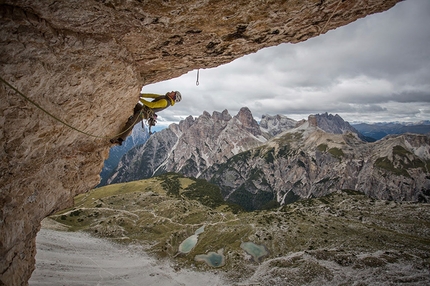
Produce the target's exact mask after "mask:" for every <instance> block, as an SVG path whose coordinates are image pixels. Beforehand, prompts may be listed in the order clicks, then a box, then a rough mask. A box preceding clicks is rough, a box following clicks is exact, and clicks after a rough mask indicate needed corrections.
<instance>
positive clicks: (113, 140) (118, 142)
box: [110, 138, 124, 146]
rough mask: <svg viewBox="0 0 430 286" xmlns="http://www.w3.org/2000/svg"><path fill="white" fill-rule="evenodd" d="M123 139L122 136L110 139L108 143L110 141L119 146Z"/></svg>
mask: <svg viewBox="0 0 430 286" xmlns="http://www.w3.org/2000/svg"><path fill="white" fill-rule="evenodd" d="M123 141H124V140H122V138H118V139H111V140H110V143H112V144H118V145H119V146H121V145H122V142H123Z"/></svg>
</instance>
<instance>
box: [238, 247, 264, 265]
mask: <svg viewBox="0 0 430 286" xmlns="http://www.w3.org/2000/svg"><path fill="white" fill-rule="evenodd" d="M240 247H241V248H242V249H243V250H245V251H246V253H248V254H249V255H251V256H252V258H253V259H254V261H255V262H261V260H263V258H264V257H266V256H267V255H269V250H267V248H266V246H264V245H262V244H261V245H257V244H255V243H253V242H242V243H241V244H240Z"/></svg>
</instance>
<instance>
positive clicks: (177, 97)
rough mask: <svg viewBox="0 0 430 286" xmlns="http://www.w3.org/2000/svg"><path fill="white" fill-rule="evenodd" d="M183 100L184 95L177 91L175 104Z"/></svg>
mask: <svg viewBox="0 0 430 286" xmlns="http://www.w3.org/2000/svg"><path fill="white" fill-rule="evenodd" d="M181 99H182V95H181V93H180V92H179V91H175V102H179V101H181Z"/></svg>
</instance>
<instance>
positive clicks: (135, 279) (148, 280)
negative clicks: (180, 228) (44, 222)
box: [29, 227, 225, 286]
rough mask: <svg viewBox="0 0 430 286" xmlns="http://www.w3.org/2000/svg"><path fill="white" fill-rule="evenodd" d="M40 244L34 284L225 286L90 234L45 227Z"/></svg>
mask: <svg viewBox="0 0 430 286" xmlns="http://www.w3.org/2000/svg"><path fill="white" fill-rule="evenodd" d="M36 244H37V255H36V270H35V271H34V272H33V275H32V277H31V279H30V281H29V284H30V285H31V286H36V285H69V286H73V285H145V286H149V285H163V286H164V285H187V286H188V285H225V284H224V283H223V282H222V279H221V277H220V276H219V275H215V274H213V273H205V272H193V271H188V270H179V271H175V270H174V269H173V268H172V266H170V265H169V264H168V263H167V262H163V261H157V260H156V259H154V258H152V257H149V256H148V255H146V254H145V253H144V252H143V250H142V249H140V248H138V247H136V246H122V245H116V244H113V243H110V242H108V241H106V240H103V239H98V238H94V237H91V236H90V235H88V234H86V233H80V232H77V233H76V232H65V231H59V230H55V229H52V227H51V229H47V228H42V229H41V231H40V232H39V234H38V236H37V240H36ZM172 263H173V262H172Z"/></svg>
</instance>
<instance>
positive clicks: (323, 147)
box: [317, 144, 328, 152]
mask: <svg viewBox="0 0 430 286" xmlns="http://www.w3.org/2000/svg"><path fill="white" fill-rule="evenodd" d="M327 148H328V146H327V144H320V145H318V146H317V150H319V151H321V152H325V151H327Z"/></svg>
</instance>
